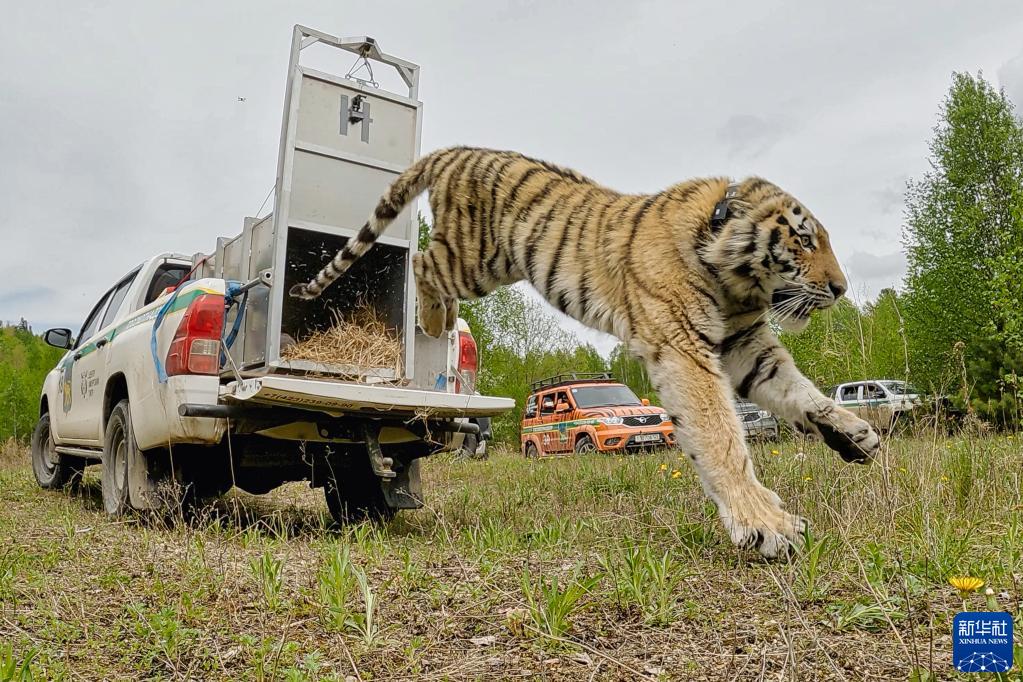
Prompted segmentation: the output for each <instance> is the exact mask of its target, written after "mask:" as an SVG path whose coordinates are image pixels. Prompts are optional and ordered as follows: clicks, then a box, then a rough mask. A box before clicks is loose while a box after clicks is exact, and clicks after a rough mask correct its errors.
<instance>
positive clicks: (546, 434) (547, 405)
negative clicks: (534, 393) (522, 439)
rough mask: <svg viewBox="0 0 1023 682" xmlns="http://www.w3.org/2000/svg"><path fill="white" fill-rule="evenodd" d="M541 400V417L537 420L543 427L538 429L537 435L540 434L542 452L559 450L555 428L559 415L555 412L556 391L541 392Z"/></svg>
mask: <svg viewBox="0 0 1023 682" xmlns="http://www.w3.org/2000/svg"><path fill="white" fill-rule="evenodd" d="M539 401H540V418H539V419H538V420H537V421H538V422H539V424H540V425H541V427H542V428H540V429H538V431H537V435H539V436H540V452H541V454H546V453H549V452H557V450H558V432H557V430H556V428H555V427H556V426H557V425H556V424H555V420H556V418H557V417H556V415H555V414H554V393H553V392H552V393H541V394H540V396H539Z"/></svg>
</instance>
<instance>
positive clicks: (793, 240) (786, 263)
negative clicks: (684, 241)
mask: <svg viewBox="0 0 1023 682" xmlns="http://www.w3.org/2000/svg"><path fill="white" fill-rule="evenodd" d="M733 204H734V207H730V211H729V216H730V217H729V219H728V220H727V222H726V223H725V224H724V225H723V227H722V228H721V230H720V232H719V233H718V235H717V238H716V239H714V241H713V242H712V243H711V244H710V249H709V252H710V254H711V255H712V256H713V259H712V262H714V265H715V267H716V268H717V271H718V273H719V277H721V278H722V280H723V281H724V283H725V284H726V286H727V287H728V288H729V289H730V290H731V291H732V293H733V295H735V296H736V298H737V299H739V301H740V303H741V304H743V305H751V304H752V305H754V306H765V307H766V306H769V307H770V309H771V312H772V313H773V316H774V319H775V320H776V321H777V322H778V324H779V325H780V326H781V327H782V329H784V330H785V331H790V332H799V331H802V330H803V329H804V328H805V327H806V325H807V323H808V322H809V321H810V314H811V313H812V312H813V311H815V310H823V309H825V308H829V307H831V306H833V305H834V304H835V303H836V302H837V301H838V299H839V298H841V297H842V295H843V294H845V292H846V290H847V289H848V288H849V283H848V281H847V280H846V278H845V275H844V274H843V273H842V268H841V267H839V265H838V259H837V258H836V257H835V254H834V252H833V251H832V250H831V240H830V239H829V237H828V232H827V230H825V229H824V226H823V225H821V223H820V221H819V220H817V218H815V217H814V216H813V214H812V213H810V211H809V210H808V209H807V208H806V207H805V206H804V205H803V204H802V203H800V202H799V201H797V200H796V199H795V198H793V197H792V196H791V195H789V194H787V193H785V192H783V191H781V190H780V189H778V188H777V187H775V186H774V185H772V184H771V183H769V182H766V181H765V180H762V179H760V178H750V179H749V180H746V181H745V182H743V183H742V184H741V185H740V186H739V192H738V196H737V197H736V198H735V199H734V200H733Z"/></svg>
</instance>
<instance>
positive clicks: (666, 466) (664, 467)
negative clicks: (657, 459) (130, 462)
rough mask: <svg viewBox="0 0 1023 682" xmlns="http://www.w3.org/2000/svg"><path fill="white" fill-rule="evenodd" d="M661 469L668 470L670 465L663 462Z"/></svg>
mask: <svg viewBox="0 0 1023 682" xmlns="http://www.w3.org/2000/svg"><path fill="white" fill-rule="evenodd" d="M660 470H661V471H667V470H668V465H667V464H662V465H661V466H660Z"/></svg>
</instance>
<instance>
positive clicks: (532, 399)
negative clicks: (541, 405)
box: [526, 395, 536, 419]
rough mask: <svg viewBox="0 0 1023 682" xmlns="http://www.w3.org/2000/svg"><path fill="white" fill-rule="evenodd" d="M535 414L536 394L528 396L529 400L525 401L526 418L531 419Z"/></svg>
mask: <svg viewBox="0 0 1023 682" xmlns="http://www.w3.org/2000/svg"><path fill="white" fill-rule="evenodd" d="M535 416H536V396H535V395H531V396H529V400H527V401H526V419H532V418H533V417H535Z"/></svg>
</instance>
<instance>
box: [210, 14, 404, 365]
mask: <svg viewBox="0 0 1023 682" xmlns="http://www.w3.org/2000/svg"><path fill="white" fill-rule="evenodd" d="M313 45H321V46H326V47H328V48H333V50H335V51H338V52H339V53H349V54H351V55H355V59H356V60H357V62H359V63H365V64H366V65H367V66H368V65H369V64H372V63H380V64H384V65H386V66H389V67H392V68H393V69H395V70H396V71H397V73H398V75H399V76H400V77H401V80H402V82H403V83H404V84H405V85H406V86H407V92H404V93H396V92H389V91H387V90H384V89H382V88H380V87H378V85H377V84H376V83H375V82H373V81H372V78H373V76H372V70H371V69H367V70H368V73H369V79H370V80H368V81H367V80H364V79H360V78H356V77H355V76H353V75H348V76H339V75H336V74H331V73H327V72H324V71H320V70H317V69H314V68H312V67H311V66H309V65H308V64H305V63H303V61H302V57H303V51H307V50H308V48H310V47H311V46H313ZM353 71H354V69H353ZM353 71H349V74H352V73H353ZM418 89H419V67H418V66H416V65H415V64H412V63H410V62H407V61H405V60H403V59H399V58H397V57H394V56H392V55H389V54H386V53H384V52H381V51H380V48H379V45H377V43H376V41H374V40H373V39H372V38H368V37H357V38H337V37H334V36H331V35H328V34H326V33H322V32H320V31H316V30H314V29H310V28H306V27H303V26H296V27H295V31H294V34H293V36H292V44H291V59H290V63H289V67H288V83H287V90H286V94H285V105H284V120H283V125H282V127H281V141H280V151H279V155H278V164H277V179H276V185H275V199H274V208H273V212H272V213H271V214H269V215H267V216H263V217H258V218H246V219H245V223H244V226H243V228H242V232H241V234H239V235H237V236H235V237H233V238H220V239H218V240H217V247H216V250H215V251H214V252H213V253H210V254H196V255H195V256H194V258H193V264H196V265H198V264H200V262H201V266H200V268H199V270H198V276H208V277H220V278H224V279H228V280H235V281H238V282H248V281H251V280H253V279H255V278H257V277H263V278H264V280H265V281H267V282H268V283H269V286H266V287H262V286H260V287H254V288H252V289H250V290H249V292H248V294H247V295H248V298H247V300H246V304H245V309H244V318H243V320H242V324H241V327H240V329H239V332H238V335H237V338H236V340H235V343H234V345H233V347H232V349H231V355H232V359H233V360H234V362H235V364H236V365H237V366H238V368H239V370H240V371H241V372H242V373H243V374H244V375H246V376H254V375H260V374H268V373H280V372H288V373H294V372H301V373H313V374H321V375H346V376H353V375H355V376H356V378H363V379H383V380H387V379H409V380H411V379H412V378H413V375H414V367H415V365H416V363H415V345H416V343H415V339H416V334H415V307H414V305H415V290H414V286H415V283H414V279H415V278H414V277H412V267H411V263H412V261H411V258H412V254H413V253H414V252H415V251H416V249H417V244H418V220H417V219H416V216H414V215H413V212H412V208H411V207H407V208H406V209H405V210H404V211H403V212H402V213H401V214H400V215H399V216H398V217H397V218H396V219H395V221H394V222H393V223H392V224H391V225H390V226H388V228H387V230H386V232H385V233H384V234H383V235H382V236H381V237H380V239H379V240H378V242H377V245H376V246H375V247H374V248H373V249H372V250H371V251H370V252H369V253H367V254H366V255H365V256H364V257H363V258H362V259H361V260H359V261H358V262H357V263H356V264H355V265H354V266H353V267H352V269H351V270H350V271H348V272H347V273H346V274H345V276H344V277H342V278H341V279H339V280H338V281H337V282H336V283H334V285H333V286H331V287H330V288H329V289H328V290H327V291H326V292H325V293H324V295H323V296H322V297H320V298H319V299H317V300H315V301H302V300H298V299H293V298H290V297H289V296H288V295H287V292H288V289H289V287H291V286H292V285H294V284H297V283H299V282H303V281H307V280H309V279H311V278H312V277H313V276H314V275H315V274H316V272H318V271H319V269H320V268H321V267H322V266H323V265H324V263H325V262H326V261H327V260H328V259H330V258H332V257H333V256H334V254H335V253H336V252H337V251H338V250H339V249H340V248H341V247H342V246H344V244H345V242H346V241H347V240H348V239H351V238H353V237H354V236H355V235H356V234H357V233H358V231H359V229H360V228H361V227H362V225H363V224H365V222H366V219H367V218H368V217H369V215H370V214H371V212H372V210H373V208H374V206H375V205H376V202H377V200H378V199H379V197H380V195H381V194H382V193H383V192H384V190H385V189H386V188H387V186H388V185H389V184H390V183H391V182H393V181H394V179H395V178H396V177H397V176H398V175H399V174H400V173H401V172H402V171H403V170H404V169H405V168H407V167H408V166H409V165H411V164H412V162H413V161H415V159H416V158H417V157H418V155H419V146H420V129H421V114H422V102H420V101H419V100H418ZM360 305H364V306H368V307H370V308H371V309H372V310H374V311H375V312H376V314H377V316H378V317H379V318H380V319H381V320H383V321H385V322H386V324H387V325H388V326H389V327H391V328H394V329H396V330H397V335H398V338H399V340H400V341H401V343H402V346H403V350H404V357H403V363H402V366H403V370H402V376H400V377H395V376H394V369H393V368H383V367H358V368H354V367H341V366H336V365H326V364H321V363H315V362H309V361H297V360H292V361H288V360H283V359H282V358H281V347H282V340H283V343H287V342H288V341H289V340H299V339H301V338H304V337H305V336H307V335H308V334H309V333H311V332H312V331H315V330H317V329H323V328H325V327H328V326H330V325H331V324H332V323H333V322H334V316H335V314H340V315H344V314H346V313H350V312H352V311H353V310H354V309H355V308H356V307H357V306H360ZM237 310H238V308H237V306H236V307H234V308H232V311H231V317H229V318H228V320H227V324H228V325H231V324H232V323H233V317H234V316H235V315H236V314H237Z"/></svg>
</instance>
